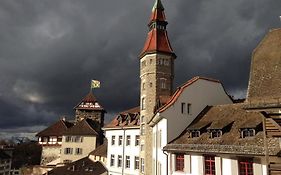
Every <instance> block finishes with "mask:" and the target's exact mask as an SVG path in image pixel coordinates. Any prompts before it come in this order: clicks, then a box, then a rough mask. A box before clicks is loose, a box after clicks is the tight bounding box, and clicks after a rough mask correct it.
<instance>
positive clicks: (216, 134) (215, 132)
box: [211, 130, 222, 138]
mask: <svg viewBox="0 0 281 175" xmlns="http://www.w3.org/2000/svg"><path fill="white" fill-rule="evenodd" d="M221 135H222V131H221V130H212V131H211V138H218V137H221Z"/></svg>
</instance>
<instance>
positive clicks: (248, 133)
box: [241, 128, 255, 138]
mask: <svg viewBox="0 0 281 175" xmlns="http://www.w3.org/2000/svg"><path fill="white" fill-rule="evenodd" d="M253 136H255V129H253V128H247V129H243V130H242V131H241V138H246V137H253Z"/></svg>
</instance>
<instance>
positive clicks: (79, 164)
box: [45, 157, 107, 175]
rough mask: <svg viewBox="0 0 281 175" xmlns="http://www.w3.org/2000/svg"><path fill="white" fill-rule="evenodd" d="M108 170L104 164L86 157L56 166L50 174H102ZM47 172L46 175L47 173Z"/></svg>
mask: <svg viewBox="0 0 281 175" xmlns="http://www.w3.org/2000/svg"><path fill="white" fill-rule="evenodd" d="M106 172H107V169H106V168H105V167H104V165H103V164H102V163H101V162H99V161H97V162H94V161H92V160H90V159H89V158H88V157H84V158H82V159H79V160H77V161H75V162H72V163H69V164H67V165H65V166H63V167H56V168H54V169H53V170H51V171H49V172H48V173H47V174H48V175H102V174H104V173H106ZM47 174H45V175H47Z"/></svg>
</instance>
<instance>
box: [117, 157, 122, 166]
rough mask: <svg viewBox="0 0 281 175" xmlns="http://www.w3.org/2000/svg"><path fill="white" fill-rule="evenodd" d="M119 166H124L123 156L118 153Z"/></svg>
mask: <svg viewBox="0 0 281 175" xmlns="http://www.w3.org/2000/svg"><path fill="white" fill-rule="evenodd" d="M117 166H118V167H122V156H121V155H118V160H117Z"/></svg>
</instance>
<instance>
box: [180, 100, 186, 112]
mask: <svg viewBox="0 0 281 175" xmlns="http://www.w3.org/2000/svg"><path fill="white" fill-rule="evenodd" d="M185 109H186V104H185V103H184V102H182V103H181V113H182V114H185Z"/></svg>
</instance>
